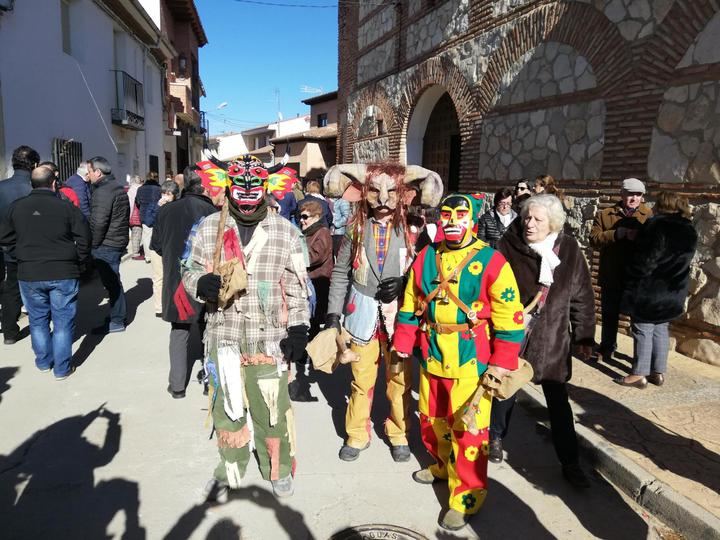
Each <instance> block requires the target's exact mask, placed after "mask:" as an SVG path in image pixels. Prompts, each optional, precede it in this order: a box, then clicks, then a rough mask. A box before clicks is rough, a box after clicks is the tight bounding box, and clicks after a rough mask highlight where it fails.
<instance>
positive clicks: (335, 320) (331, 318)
mask: <svg viewBox="0 0 720 540" xmlns="http://www.w3.org/2000/svg"><path fill="white" fill-rule="evenodd" d="M325 328H334V329H335V330H337V331H338V334H341V333H342V328H341V327H340V315H338V314H337V313H328V314H327V315H326V316H325Z"/></svg>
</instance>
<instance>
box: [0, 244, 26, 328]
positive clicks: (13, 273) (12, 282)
mask: <svg viewBox="0 0 720 540" xmlns="http://www.w3.org/2000/svg"><path fill="white" fill-rule="evenodd" d="M17 272H18V265H17V262H15V261H8V260H7V258H6V259H5V282H4V283H3V288H2V296H0V303H2V332H3V336H4V337H5V338H9V339H10V338H13V339H14V338H15V337H17V335H18V332H20V326H18V319H19V318H20V308H21V307H22V298H21V296H20V285H18V278H17Z"/></svg>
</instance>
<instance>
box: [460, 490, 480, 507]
mask: <svg viewBox="0 0 720 540" xmlns="http://www.w3.org/2000/svg"><path fill="white" fill-rule="evenodd" d="M462 504H463V506H464V507H465V508H467V509H468V510H470V509H471V508H473V507H474V506H475V505H476V504H477V498H476V497H475V495H473V494H472V493H468V494H466V495H463V496H462Z"/></svg>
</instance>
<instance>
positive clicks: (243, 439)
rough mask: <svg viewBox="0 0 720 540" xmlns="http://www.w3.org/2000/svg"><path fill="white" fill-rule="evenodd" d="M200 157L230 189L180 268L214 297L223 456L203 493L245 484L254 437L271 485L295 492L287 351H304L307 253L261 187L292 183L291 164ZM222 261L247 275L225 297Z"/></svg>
mask: <svg viewBox="0 0 720 540" xmlns="http://www.w3.org/2000/svg"><path fill="white" fill-rule="evenodd" d="M198 165H199V168H200V170H201V174H203V175H206V176H207V177H208V178H211V179H212V182H213V183H215V184H221V185H224V188H225V189H226V198H227V200H226V202H225V207H224V208H223V212H219V213H215V214H213V215H210V216H208V217H207V218H205V219H204V220H203V221H202V223H201V224H200V225H199V226H198V228H197V231H196V232H195V235H194V237H193V238H192V240H191V247H190V254H189V257H188V259H187V260H186V261H185V263H184V271H183V276H182V279H183V284H184V286H185V288H186V290H187V291H188V292H189V293H190V294H192V295H193V297H195V298H198V299H199V300H201V301H204V302H206V304H208V308H207V311H208V314H207V318H206V320H207V325H206V330H205V336H204V342H205V349H206V355H207V360H206V370H207V371H208V373H209V378H210V386H211V391H210V399H211V404H210V409H211V413H212V419H213V423H214V428H215V433H216V437H217V444H218V448H219V452H220V463H219V464H218V466H217V468H216V469H215V474H214V478H213V480H211V481H210V483H209V484H208V486H207V488H206V496H207V499H208V500H214V501H219V502H223V501H224V500H226V499H227V492H228V489H229V488H230V489H232V488H237V487H239V485H240V481H241V479H242V478H243V476H244V474H245V469H246V467H247V464H248V462H249V460H250V454H251V450H252V448H253V447H254V448H255V449H256V451H257V456H258V460H259V463H260V472H261V474H262V476H263V478H264V479H266V480H270V481H271V482H272V487H273V492H274V493H275V494H276V495H277V496H289V495H291V494H292V493H293V482H292V475H293V473H294V468H295V462H294V457H293V456H294V455H295V436H294V427H293V426H294V422H293V412H292V409H291V407H290V400H289V397H288V361H289V360H294V359H296V358H297V357H299V356H301V355H302V354H304V349H305V345H306V344H307V329H308V325H309V314H308V305H307V304H308V301H307V290H306V286H305V281H306V275H305V272H306V271H305V257H304V254H303V248H302V244H301V237H300V233H299V231H298V230H297V229H296V228H295V227H293V226H292V225H291V224H290V223H289V222H288V221H287V220H285V219H283V218H281V217H280V216H279V215H277V214H275V213H273V212H268V208H267V203H266V199H265V196H266V193H267V192H275V195H276V196H282V194H284V193H285V192H287V191H289V190H290V189H291V188H292V184H293V182H294V180H295V175H294V171H292V170H291V169H287V168H281V166H280V167H273V168H269V167H266V166H265V165H263V163H262V162H261V161H260V160H258V159H257V158H255V157H254V156H243V157H241V158H240V159H238V160H237V161H233V162H232V163H229V164H225V163H221V162H218V161H212V160H211V161H209V162H203V163H200V164H198ZM277 169H280V170H277ZM223 215H224V216H225V217H223ZM223 222H224V223H223ZM219 229H221V230H219ZM226 263H231V265H233V268H235V269H236V270H237V271H238V272H239V273H238V274H237V276H241V277H243V278H246V279H245V281H244V282H243V279H238V281H237V283H240V282H242V283H243V285H242V290H238V291H236V292H233V293H232V296H231V297H230V299H229V300H228V299H227V298H225V296H223V295H221V287H222V290H223V291H224V290H225V289H224V288H225V280H224V278H223V280H222V281H221V279H220V276H219V275H218V269H220V270H221V271H222V269H223V268H227V266H226ZM232 276H233V279H232V280H231V282H233V283H235V281H234V280H235V277H236V274H232ZM223 294H224V293H223ZM218 306H220V307H218Z"/></svg>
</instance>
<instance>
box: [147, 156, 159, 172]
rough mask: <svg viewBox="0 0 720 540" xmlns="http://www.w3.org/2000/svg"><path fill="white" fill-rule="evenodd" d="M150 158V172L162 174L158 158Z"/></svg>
mask: <svg viewBox="0 0 720 540" xmlns="http://www.w3.org/2000/svg"><path fill="white" fill-rule="evenodd" d="M148 158H149V160H150V163H149V164H150V167H149V169H150V172H154V173H158V174H160V160H159V159H158V157H157V156H153V155H152V154H150V155H149V156H148Z"/></svg>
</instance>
